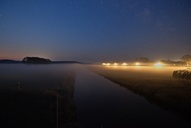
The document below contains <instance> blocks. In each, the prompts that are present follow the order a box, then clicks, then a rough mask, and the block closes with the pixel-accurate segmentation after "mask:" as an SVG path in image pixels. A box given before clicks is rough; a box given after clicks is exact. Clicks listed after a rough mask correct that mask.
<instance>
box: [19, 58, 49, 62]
mask: <svg viewBox="0 0 191 128" xmlns="http://www.w3.org/2000/svg"><path fill="white" fill-rule="evenodd" d="M22 62H23V63H26V64H49V63H51V60H49V59H45V58H39V57H25V58H24V59H23V60H22Z"/></svg>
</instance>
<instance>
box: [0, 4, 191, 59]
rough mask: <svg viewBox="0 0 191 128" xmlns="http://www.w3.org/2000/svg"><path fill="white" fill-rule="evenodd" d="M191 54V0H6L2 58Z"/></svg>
mask: <svg viewBox="0 0 191 128" xmlns="http://www.w3.org/2000/svg"><path fill="white" fill-rule="evenodd" d="M184 54H191V0H0V59H5V58H8V59H16V60H21V59H22V58H24V57H25V56H39V57H45V58H50V59H52V60H76V61H84V62H98V61H110V60H112V61H126V60H132V59H134V58H137V57H141V56H143V57H149V58H150V59H153V60H160V59H179V58H180V57H181V56H182V55H184Z"/></svg>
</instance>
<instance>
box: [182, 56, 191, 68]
mask: <svg viewBox="0 0 191 128" xmlns="http://www.w3.org/2000/svg"><path fill="white" fill-rule="evenodd" d="M180 59H181V60H183V61H185V62H186V64H187V66H189V63H190V62H191V55H184V56H182V57H180Z"/></svg>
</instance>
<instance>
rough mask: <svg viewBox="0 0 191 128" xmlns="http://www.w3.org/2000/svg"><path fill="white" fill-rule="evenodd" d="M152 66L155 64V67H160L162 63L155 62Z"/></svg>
mask: <svg viewBox="0 0 191 128" xmlns="http://www.w3.org/2000/svg"><path fill="white" fill-rule="evenodd" d="M154 66H155V67H162V66H163V64H162V63H161V62H157V63H155V64H154Z"/></svg>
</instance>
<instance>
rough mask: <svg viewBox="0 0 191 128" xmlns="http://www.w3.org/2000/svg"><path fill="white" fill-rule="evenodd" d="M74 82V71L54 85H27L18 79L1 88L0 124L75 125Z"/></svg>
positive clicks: (28, 127)
mask: <svg viewBox="0 0 191 128" xmlns="http://www.w3.org/2000/svg"><path fill="white" fill-rule="evenodd" d="M74 82H75V74H74V73H68V74H66V75H65V76H63V79H62V81H60V83H59V86H58V87H57V88H55V89H28V88H25V87H24V85H19V83H18V84H17V85H15V87H12V88H9V89H1V90H0V101H1V104H0V112H1V116H0V119H1V124H0V127H3V126H6V127H8V128H13V127H14V128H17V127H18V128H19V127H26V128H34V127H35V128H42V127H46V128H55V127H57V128H60V127H69V128H70V127H78V124H77V117H76V108H75V104H74V101H73V93H74ZM39 86H40V85H39Z"/></svg>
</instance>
